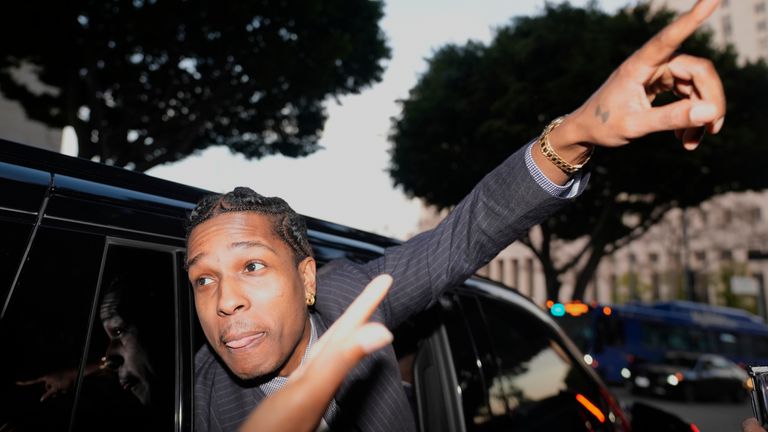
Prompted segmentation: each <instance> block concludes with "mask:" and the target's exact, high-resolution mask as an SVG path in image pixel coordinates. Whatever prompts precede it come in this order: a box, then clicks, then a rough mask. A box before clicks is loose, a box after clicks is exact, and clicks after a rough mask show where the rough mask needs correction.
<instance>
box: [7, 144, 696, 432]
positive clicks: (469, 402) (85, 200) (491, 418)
mask: <svg viewBox="0 0 768 432" xmlns="http://www.w3.org/2000/svg"><path fill="white" fill-rule="evenodd" d="M0 191H1V192H2V193H0V230H1V232H2V233H3V235H2V242H0V306H1V307H2V309H0V341H2V347H3V348H2V350H3V354H2V355H0V371H1V372H0V400H2V401H3V403H2V405H1V406H0V430H1V431H6V430H14V431H16V430H18V431H27V430H29V431H47V430H55V431H61V430H70V431H80V430H94V429H98V430H179V431H190V430H193V421H192V420H193V415H192V407H193V406H194V403H193V381H194V367H193V356H194V353H195V352H196V350H197V349H199V348H200V347H201V346H202V345H203V344H204V343H205V341H204V338H203V336H202V332H201V331H200V328H199V325H198V323H197V319H196V317H195V313H194V306H193V302H192V298H191V289H190V286H189V282H188V280H187V278H186V275H185V272H184V268H183V259H184V246H185V245H184V229H183V225H184V223H183V221H184V219H185V215H186V212H187V211H188V210H189V209H191V208H192V207H193V206H194V204H195V203H196V202H197V200H198V199H199V198H201V197H202V196H203V195H204V194H207V193H208V192H206V191H203V190H200V189H195V188H191V187H188V186H183V185H180V184H176V183H172V182H168V181H163V180H159V179H156V178H152V177H149V176H145V175H141V174H138V173H134V172H130V171H126V170H121V169H116V168H113V167H108V166H103V165H99V164H96V163H92V162H88V161H84V160H80V159H75V158H71V157H67V156H63V155H59V154H55V153H51V152H47V151H44V150H40V149H35V148H31V147H26V146H22V145H18V144H14V143H10V142H7V141H0ZM308 227H309V234H310V239H311V242H312V246H313V247H314V251H315V253H316V258H317V260H318V263H320V264H323V263H327V262H328V261H330V260H332V259H336V258H346V259H350V260H356V261H365V260H369V259H371V258H373V257H376V256H379V255H381V254H382V253H383V252H384V250H385V248H387V247H389V246H393V245H396V244H397V242H396V241H394V240H391V239H387V238H384V237H380V236H377V235H373V234H369V233H365V232H362V231H358V230H354V229H350V228H348V227H344V226H340V225H336V224H332V223H328V222H324V221H320V220H316V219H308ZM395 334H396V338H395V348H396V351H397V353H398V356H399V358H400V363H401V369H402V375H403V386H404V391H405V392H406V393H407V394H409V395H410V396H411V400H412V401H413V409H414V412H415V413H416V418H417V419H418V422H419V427H420V429H421V430H422V431H464V430H468V431H495V430H519V431H545V430H546V431H551V430H557V431H614V430H616V431H628V430H651V429H653V430H674V429H670V426H671V424H672V423H669V422H670V420H669V419H668V418H666V417H665V415H664V414H663V413H659V412H656V411H653V410H652V409H650V408H648V407H644V406H642V407H639V408H636V409H635V415H634V417H635V418H634V424H630V423H629V422H628V420H627V415H626V414H625V412H624V411H623V410H622V408H621V407H619V406H618V404H617V403H616V401H615V399H614V398H613V397H612V396H611V394H610V393H609V391H608V390H607V388H606V387H605V386H604V385H603V384H602V382H601V381H600V380H599V378H597V376H596V375H595V374H594V372H593V371H592V370H591V369H590V368H588V367H586V366H585V365H584V363H583V361H582V360H581V358H582V357H581V354H580V353H579V352H578V350H577V349H576V348H575V347H574V346H573V344H572V343H571V342H570V340H569V339H568V338H567V337H566V336H565V335H564V333H563V332H562V331H561V330H560V329H559V328H558V327H557V325H556V324H555V323H554V322H553V321H552V320H551V319H550V318H549V317H548V315H547V314H546V313H544V312H543V311H542V310H541V309H539V308H538V307H537V306H535V305H534V304H533V303H532V302H531V301H530V300H528V299H527V298H525V297H523V296H522V295H520V294H519V293H517V292H516V291H514V290H511V289H509V288H507V287H504V286H502V285H498V284H495V283H492V282H489V281H487V280H482V279H479V278H472V279H470V280H468V281H467V282H466V283H465V284H464V285H462V286H457V287H455V289H453V290H450V291H449V292H448V293H446V294H445V295H444V296H443V298H442V299H441V302H440V303H439V304H438V305H437V306H436V307H435V308H433V309H432V310H430V311H427V312H426V313H424V314H422V315H421V316H418V317H416V318H414V319H413V320H412V321H411V322H408V323H406V324H405V325H404V326H403V327H401V328H400V329H396V331H395ZM640 410H643V411H644V414H640V413H639V411H640ZM643 421H645V422H646V425H645V426H643V425H641V423H642V422H643ZM649 421H651V422H652V421H660V422H661V424H662V425H663V426H664V427H663V428H657V426H656V425H653V424H650V425H649V424H647V423H648V422H649ZM673 423H674V424H676V425H678V426H679V428H680V429H677V430H691V429H690V426H689V425H687V424H684V423H682V422H680V421H679V419H673Z"/></svg>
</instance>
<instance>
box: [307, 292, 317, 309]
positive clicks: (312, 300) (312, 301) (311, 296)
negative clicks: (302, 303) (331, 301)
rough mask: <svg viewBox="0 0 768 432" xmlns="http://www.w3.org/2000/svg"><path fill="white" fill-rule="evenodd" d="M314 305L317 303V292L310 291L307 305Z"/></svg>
mask: <svg viewBox="0 0 768 432" xmlns="http://www.w3.org/2000/svg"><path fill="white" fill-rule="evenodd" d="M314 305H315V293H308V294H307V306H314Z"/></svg>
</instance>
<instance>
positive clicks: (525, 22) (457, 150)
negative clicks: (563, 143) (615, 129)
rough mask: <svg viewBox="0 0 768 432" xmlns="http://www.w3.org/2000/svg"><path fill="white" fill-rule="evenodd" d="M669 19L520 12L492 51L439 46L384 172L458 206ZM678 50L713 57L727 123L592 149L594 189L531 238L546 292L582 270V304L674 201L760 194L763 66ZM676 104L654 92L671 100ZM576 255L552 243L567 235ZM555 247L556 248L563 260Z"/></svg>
mask: <svg viewBox="0 0 768 432" xmlns="http://www.w3.org/2000/svg"><path fill="white" fill-rule="evenodd" d="M671 19H672V14H671V13H669V12H659V13H653V12H652V11H650V10H649V8H648V7H647V6H639V7H637V8H635V9H632V10H625V11H621V12H619V13H617V14H616V15H613V16H611V15H608V14H605V13H603V12H601V11H599V10H597V9H595V8H594V7H593V6H591V7H588V8H586V9H580V8H574V7H571V6H569V5H567V4H564V5H561V6H553V5H548V6H546V7H545V10H544V12H543V14H541V15H539V16H534V17H522V18H516V19H514V20H513V21H512V23H511V24H510V25H508V26H506V27H503V28H500V29H498V30H497V33H496V35H495V38H494V40H493V41H492V42H491V43H490V44H489V45H487V46H486V45H483V44H480V43H476V42H469V43H467V44H466V45H463V46H458V45H448V46H445V47H443V48H441V49H439V50H438V51H437V52H436V53H435V54H434V56H433V57H432V58H431V59H430V60H429V68H428V70H427V72H426V73H425V74H424V75H423V76H422V77H421V78H420V80H419V82H418V83H417V84H416V86H415V87H414V88H413V89H412V90H411V91H410V94H409V96H408V98H407V99H405V100H403V101H401V104H402V113H401V115H400V116H399V117H398V118H395V119H393V129H392V132H391V136H390V139H391V141H392V143H393V147H392V152H391V167H390V175H391V177H392V178H393V179H394V182H395V184H396V185H399V186H401V187H402V188H403V189H404V190H405V191H406V193H408V194H410V195H412V196H417V197H421V198H423V199H425V201H426V202H427V203H429V204H433V205H435V206H437V207H438V208H447V207H451V206H453V205H455V204H457V203H458V202H459V201H460V200H461V198H462V197H464V196H465V195H466V194H467V193H468V192H469V190H470V189H471V188H472V187H473V186H474V185H475V184H476V183H477V182H478V181H479V180H480V179H481V178H482V177H483V176H484V175H485V174H486V173H487V172H489V171H490V170H491V169H493V168H494V167H495V166H496V165H498V164H499V163H500V162H501V161H502V160H503V159H504V158H506V157H507V156H509V155H510V154H511V153H512V152H513V151H514V150H516V149H517V148H519V147H520V146H522V145H525V144H526V143H527V142H528V141H529V140H530V139H532V138H534V137H537V136H538V135H539V134H540V133H541V130H542V128H543V127H544V126H545V125H546V124H547V123H548V122H549V121H550V120H552V119H553V118H555V117H557V116H559V115H562V114H564V113H568V112H570V111H572V110H574V109H575V108H577V107H578V106H579V105H580V104H581V103H582V102H583V101H585V100H586V99H587V98H588V97H589V95H590V94H591V92H592V91H594V90H595V89H597V88H598V86H599V85H600V84H601V83H602V82H603V80H605V78H606V77H607V76H608V75H609V74H610V73H611V72H612V71H613V69H615V68H616V67H617V66H618V65H619V64H620V63H621V62H622V61H623V60H624V59H625V58H626V57H628V56H629V55H630V54H631V53H632V52H633V51H634V50H636V49H637V48H639V47H640V46H641V45H642V44H643V43H644V42H645V41H646V40H648V39H649V38H650V37H651V36H652V35H653V34H655V33H656V32H657V31H658V30H660V29H661V28H662V27H663V26H664V25H666V24H667V23H668V22H669V21H670V20H671ZM683 48H684V49H683V51H685V52H687V53H690V54H693V55H698V56H702V57H707V58H710V59H711V60H712V61H713V62H714V63H715V66H716V68H717V69H718V71H719V73H720V74H721V76H722V78H723V81H724V85H725V89H726V95H727V97H728V118H727V120H726V125H727V126H726V128H725V129H724V130H723V132H721V134H720V135H717V136H711V137H709V136H708V137H706V138H705V142H704V145H702V146H700V147H699V149H698V150H696V151H695V152H688V151H686V150H684V149H683V148H682V146H681V145H680V144H679V142H678V141H677V140H675V138H674V136H673V135H672V134H671V133H669V134H654V135H651V136H648V137H645V138H643V139H640V140H638V142H636V143H634V144H632V145H630V146H626V147H621V148H619V149H616V150H603V149H600V150H598V151H597V152H596V153H595V155H594V157H593V161H592V162H591V171H592V176H591V179H590V183H589V187H588V188H587V190H586V191H585V192H584V194H583V195H582V196H581V197H580V198H579V199H578V200H576V201H575V202H574V203H573V204H572V205H570V206H568V207H567V208H566V209H564V210H563V211H561V212H560V213H558V214H556V215H554V216H553V217H552V218H550V219H549V220H548V221H546V222H545V223H543V224H541V225H540V227H539V232H540V235H539V236H538V238H540V241H538V239H537V241H534V240H533V239H534V238H536V236H531V235H530V233H529V235H528V236H527V237H526V238H524V239H523V242H524V243H525V244H526V245H527V246H528V247H529V248H530V249H531V250H532V251H533V252H534V254H535V255H536V256H537V257H538V259H539V260H540V261H541V264H542V267H543V269H544V273H545V279H546V284H547V294H548V296H549V298H558V293H559V289H560V284H561V283H560V277H561V275H563V274H564V273H566V272H568V271H575V272H576V274H577V277H576V282H575V287H574V294H573V296H574V298H577V299H581V298H583V296H584V291H585V289H586V287H587V284H588V282H589V281H590V280H591V279H592V277H593V276H594V273H595V271H596V269H597V267H598V264H599V263H600V260H601V259H602V258H603V257H604V256H605V255H606V254H610V253H611V252H613V251H614V250H616V249H618V248H620V247H622V246H624V245H626V244H627V243H629V242H630V241H632V240H633V239H635V238H637V237H638V236H640V235H642V234H643V233H644V232H645V231H646V230H647V229H648V228H650V227H651V226H652V225H653V224H655V223H656V222H657V221H659V220H660V219H661V218H662V216H664V214H665V213H666V212H667V211H668V210H670V209H672V208H674V207H688V206H694V205H697V204H699V203H700V202H702V201H703V200H705V199H707V198H709V197H711V196H713V195H715V194H719V193H723V192H726V191H740V190H746V189H762V188H765V187H766V186H768V176H765V174H764V173H765V169H764V167H763V166H762V165H763V163H764V161H765V160H766V157H768V146H766V139H765V137H764V135H763V134H762V132H761V131H760V130H759V129H758V128H756V127H755V125H756V124H757V122H758V119H764V118H768V117H767V116H768V104H766V102H765V101H766V100H768V99H767V98H768V68H766V65H765V64H764V63H757V64H745V65H743V66H739V65H738V64H737V63H736V55H735V53H734V51H733V50H732V49H730V48H728V49H724V50H718V49H715V48H713V45H712V42H711V37H710V35H708V34H706V33H697V34H696V35H695V36H694V37H692V38H691V39H690V40H689V41H687V42H686V44H685V45H684V47H683ZM667 101H669V98H668V97H666V98H659V99H658V100H657V101H655V103H657V104H658V103H664V102H667ZM573 241H576V242H579V243H578V247H579V251H578V252H577V253H575V254H574V255H573V256H569V257H563V256H562V253H560V254H554V253H553V251H554V250H555V249H558V248H560V247H562V245H563V244H564V243H566V242H573ZM555 255H557V256H555Z"/></svg>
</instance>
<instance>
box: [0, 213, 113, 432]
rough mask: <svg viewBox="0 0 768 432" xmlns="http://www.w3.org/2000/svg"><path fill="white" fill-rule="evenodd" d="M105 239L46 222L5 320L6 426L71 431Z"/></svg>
mask: <svg viewBox="0 0 768 432" xmlns="http://www.w3.org/2000/svg"><path fill="white" fill-rule="evenodd" d="M103 245H104V239H103V238H102V237H99V236H94V235H88V234H84V233H79V232H73V231H59V230H53V229H48V228H40V230H39V231H38V234H37V236H36V239H35V242H34V244H33V246H32V249H31V251H30V255H29V259H28V261H27V262H26V264H25V266H24V268H23V270H22V273H21V275H20V278H19V281H18V284H17V286H16V287H15V289H14V292H13V296H12V297H11V299H10V302H9V304H8V310H7V312H6V315H5V317H4V318H3V321H2V323H0V324H1V325H0V340H2V341H3V349H4V350H8V351H6V352H4V353H3V354H4V355H2V356H0V371H1V372H0V376H2V378H1V379H0V400H2V401H3V404H4V405H3V409H2V410H0V426H7V425H10V429H11V430H15V429H14V428H16V429H18V430H35V431H45V430H57V431H59V430H67V428H68V426H69V419H70V413H71V410H72V406H73V403H74V394H75V391H74V390H75V383H76V382H77V371H78V369H79V366H80V361H81V359H82V356H83V352H84V348H85V337H86V334H87V331H88V320H89V314H90V309H91V306H92V304H93V296H94V291H95V289H96V282H97V277H98V272H99V268H100V263H101V257H102V251H103Z"/></svg>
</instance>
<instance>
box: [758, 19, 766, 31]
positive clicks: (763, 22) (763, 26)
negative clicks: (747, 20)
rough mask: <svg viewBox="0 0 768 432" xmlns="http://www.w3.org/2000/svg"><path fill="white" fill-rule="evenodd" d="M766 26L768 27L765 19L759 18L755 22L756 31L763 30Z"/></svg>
mask: <svg viewBox="0 0 768 432" xmlns="http://www.w3.org/2000/svg"><path fill="white" fill-rule="evenodd" d="M766 28H768V25H766V21H765V20H761V21H758V22H757V31H759V32H764V31H765V29H766Z"/></svg>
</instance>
